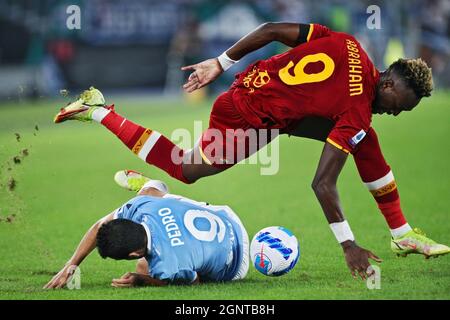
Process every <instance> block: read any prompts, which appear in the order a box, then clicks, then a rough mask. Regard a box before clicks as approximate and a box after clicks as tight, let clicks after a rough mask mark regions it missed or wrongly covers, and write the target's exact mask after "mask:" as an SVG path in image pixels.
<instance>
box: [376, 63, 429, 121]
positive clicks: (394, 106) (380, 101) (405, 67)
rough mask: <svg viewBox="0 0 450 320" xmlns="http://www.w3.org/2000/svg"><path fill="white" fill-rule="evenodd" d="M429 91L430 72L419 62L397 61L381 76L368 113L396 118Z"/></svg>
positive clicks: (427, 95) (413, 105)
mask: <svg viewBox="0 0 450 320" xmlns="http://www.w3.org/2000/svg"><path fill="white" fill-rule="evenodd" d="M432 90H433V77H432V74H431V69H430V68H429V67H428V66H427V64H426V63H425V61H423V60H422V59H420V58H418V59H398V60H397V61H395V62H394V63H393V64H391V65H390V66H389V68H388V69H387V70H386V71H384V72H383V73H382V74H381V77H380V82H379V83H378V87H377V93H376V97H375V101H374V103H373V105H372V112H373V113H376V114H384V113H387V114H391V115H394V116H396V115H398V114H400V113H401V112H402V111H410V110H412V109H413V108H414V107H415V106H416V105H418V104H419V102H420V100H421V99H422V98H423V97H429V96H430V95H431V91H432Z"/></svg>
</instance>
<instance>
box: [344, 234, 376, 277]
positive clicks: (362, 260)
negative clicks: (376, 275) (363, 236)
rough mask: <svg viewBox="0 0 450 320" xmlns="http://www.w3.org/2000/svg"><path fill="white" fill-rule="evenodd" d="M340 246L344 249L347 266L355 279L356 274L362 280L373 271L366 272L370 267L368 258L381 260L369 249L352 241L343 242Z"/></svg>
mask: <svg viewBox="0 0 450 320" xmlns="http://www.w3.org/2000/svg"><path fill="white" fill-rule="evenodd" d="M342 247H343V249H344V255H345V260H346V261H347V266H348V268H349V269H350V272H351V273H352V276H353V278H355V279H356V277H357V274H359V276H360V277H361V279H363V280H365V279H367V277H369V276H371V275H372V273H373V272H372V273H370V274H369V273H367V270H368V268H369V267H370V262H369V258H370V259H372V260H374V261H376V262H382V261H383V260H381V259H380V258H378V257H377V256H376V255H375V254H373V253H372V252H371V251H369V250H366V249H364V248H361V247H359V246H357V245H356V243H354V242H352V241H348V242H347V243H345V242H344V243H343V244H342Z"/></svg>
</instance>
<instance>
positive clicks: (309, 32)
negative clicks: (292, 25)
mask: <svg viewBox="0 0 450 320" xmlns="http://www.w3.org/2000/svg"><path fill="white" fill-rule="evenodd" d="M330 32H331V30H330V29H329V28H327V27H325V26H323V25H320V24H315V23H310V24H303V23H301V24H300V32H299V36H298V40H297V42H298V44H302V43H305V42H310V41H313V40H316V39H320V38H323V37H327V36H329V35H330Z"/></svg>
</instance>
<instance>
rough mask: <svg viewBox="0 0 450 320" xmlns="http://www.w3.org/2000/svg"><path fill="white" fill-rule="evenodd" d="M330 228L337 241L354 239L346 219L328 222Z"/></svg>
mask: <svg viewBox="0 0 450 320" xmlns="http://www.w3.org/2000/svg"><path fill="white" fill-rule="evenodd" d="M330 228H331V231H333V233H334V236H335V237H336V240H337V241H338V242H339V243H342V242H344V241H347V240H350V241H355V237H354V236H353V232H352V230H351V229H350V226H349V224H348V222H347V220H344V221H342V222H336V223H330Z"/></svg>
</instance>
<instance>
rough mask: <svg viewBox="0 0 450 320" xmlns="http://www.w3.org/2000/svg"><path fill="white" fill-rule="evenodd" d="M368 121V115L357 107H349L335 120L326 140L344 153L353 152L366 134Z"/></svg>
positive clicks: (368, 126) (368, 125)
mask: <svg viewBox="0 0 450 320" xmlns="http://www.w3.org/2000/svg"><path fill="white" fill-rule="evenodd" d="M370 121H371V119H370V116H367V115H364V114H362V113H360V112H359V111H358V108H351V109H350V110H347V111H346V112H345V113H344V114H343V115H342V116H341V117H340V118H339V120H338V121H337V122H336V124H335V126H334V127H333V129H332V130H331V132H330V134H329V135H328V137H327V142H328V143H330V144H332V145H333V146H335V147H336V148H338V149H340V150H342V151H344V152H346V153H353V152H354V151H355V150H356V147H357V146H358V144H359V143H360V142H361V141H362V140H363V139H364V137H365V136H366V134H367V132H368V130H369V128H370Z"/></svg>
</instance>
